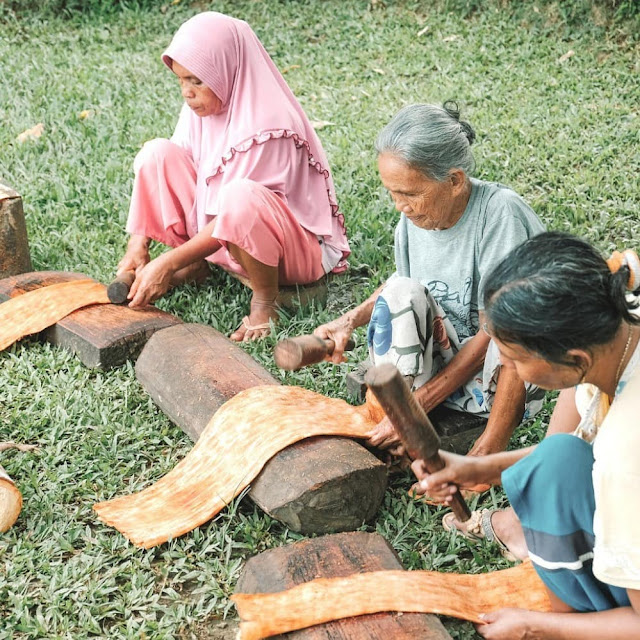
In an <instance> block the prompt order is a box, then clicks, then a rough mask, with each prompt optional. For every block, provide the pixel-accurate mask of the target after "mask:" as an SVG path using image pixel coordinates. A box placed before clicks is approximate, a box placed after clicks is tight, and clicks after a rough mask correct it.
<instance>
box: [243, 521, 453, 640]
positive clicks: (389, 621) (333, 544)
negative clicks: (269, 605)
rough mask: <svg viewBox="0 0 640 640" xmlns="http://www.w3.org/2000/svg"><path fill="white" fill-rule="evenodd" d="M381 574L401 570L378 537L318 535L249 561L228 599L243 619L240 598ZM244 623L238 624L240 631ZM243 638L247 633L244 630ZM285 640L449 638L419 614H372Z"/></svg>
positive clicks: (434, 620)
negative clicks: (324, 580)
mask: <svg viewBox="0 0 640 640" xmlns="http://www.w3.org/2000/svg"><path fill="white" fill-rule="evenodd" d="M384 570H396V571H397V570H402V565H401V564H400V561H399V560H398V557H397V555H396V553H395V551H394V550H393V549H392V548H391V546H390V545H389V543H388V542H387V541H386V540H385V539H384V538H383V537H382V536H380V535H378V534H375V533H364V532H354V533H339V534H335V535H329V536H323V537H320V538H315V539H313V540H303V541H301V542H296V543H295V544H290V545H287V546H284V547H278V548H277V549H270V550H269V551H265V552H263V553H261V554H259V555H257V556H254V557H253V558H250V559H249V560H248V561H247V563H246V565H245V568H244V570H243V572H242V575H241V576H240V579H239V580H238V584H237V586H236V595H235V596H233V599H234V600H236V602H237V603H238V604H237V606H238V609H239V611H240V614H241V616H242V617H244V616H243V613H242V612H243V610H244V609H243V605H242V604H240V603H241V602H243V600H242V599H241V598H244V597H245V596H240V594H258V593H275V592H283V591H285V590H287V589H290V588H291V587H295V586H296V585H299V584H302V583H305V582H307V581H309V580H313V579H314V578H342V577H346V576H350V575H353V574H359V573H362V572H369V571H384ZM408 575H409V576H410V575H411V573H409V574H408ZM381 589H382V590H383V591H387V586H386V585H383V586H382V587H381ZM247 597H248V596H247ZM399 597H400V598H402V594H399ZM239 598H240V600H239ZM310 604H311V605H312V604H313V603H310ZM283 613H285V612H283ZM271 614H272V611H270V610H268V611H265V616H266V617H267V618H269V617H270V616H271ZM248 624H249V623H248V622H242V623H241V628H242V627H243V626H245V625H248ZM245 628H246V626H245ZM244 633H245V634H246V631H245V632H244ZM247 637H251V636H247ZM255 637H261V636H259V635H257V636H255ZM285 637H286V638H287V639H288V640H326V639H327V638H332V640H361V639H362V638H389V639H392V638H393V639H394V640H416V639H417V638H420V640H445V639H447V638H450V636H449V634H448V633H447V632H446V631H445V629H444V627H443V626H442V624H441V623H440V621H439V620H438V619H437V618H436V617H435V616H433V615H427V614H422V613H407V614H399V615H398V614H397V613H375V614H370V615H362V616H359V617H358V618H344V619H342V620H336V621H333V622H327V623H325V624H320V625H317V626H314V627H310V628H308V629H303V630H300V631H293V632H292V633H288V634H287V635H286V636H282V638H285Z"/></svg>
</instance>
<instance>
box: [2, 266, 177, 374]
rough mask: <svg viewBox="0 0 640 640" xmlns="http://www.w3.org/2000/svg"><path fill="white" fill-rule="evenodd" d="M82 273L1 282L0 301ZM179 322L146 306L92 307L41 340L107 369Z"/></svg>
mask: <svg viewBox="0 0 640 640" xmlns="http://www.w3.org/2000/svg"><path fill="white" fill-rule="evenodd" d="M86 278H88V276H85V275H83V274H81V273H69V272H64V271H36V272H31V273H24V274H21V275H18V276H12V277H10V278H5V279H3V280H0V301H4V300H8V299H9V298H12V297H14V296H17V295H20V294H21V293H26V292H27V291H32V290H33V289H38V288H40V287H45V286H48V285H51V284H57V283H58V282H67V281H69V280H83V279H86ZM179 323H182V321H181V320H180V319H179V318H176V317H175V316H173V315H171V314H170V313H165V312H164V311H160V310H159V309H155V308H153V307H149V308H148V309H144V310H135V311H134V310H133V309H129V308H128V307H126V306H120V305H113V304H105V305H94V306H91V307H87V308H85V309H79V310H78V311H74V312H73V313H71V314H70V315H68V316H67V317H66V318H64V319H63V320H61V321H60V322H58V323H57V324H55V325H53V326H52V327H49V328H48V329H47V330H46V331H44V332H43V334H42V335H43V337H44V339H45V340H47V341H48V342H51V343H52V344H55V345H59V346H61V347H64V348H66V349H69V350H70V351H72V352H73V353H75V354H76V355H77V356H78V358H79V359H80V360H81V361H82V363H83V364H85V365H86V366H88V367H97V368H100V369H108V368H110V367H117V366H119V365H121V364H124V363H125V362H126V361H127V360H130V359H132V360H133V359H135V358H136V357H137V356H138V354H139V353H140V351H141V350H142V347H143V346H144V345H145V343H146V342H147V340H148V339H149V337H150V336H151V335H152V334H153V333H155V332H156V331H157V330H158V329H164V328H165V327H168V326H171V325H175V324H179Z"/></svg>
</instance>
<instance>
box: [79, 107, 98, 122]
mask: <svg viewBox="0 0 640 640" xmlns="http://www.w3.org/2000/svg"><path fill="white" fill-rule="evenodd" d="M95 115H96V112H95V111H94V110H93V109H85V110H84V111H81V112H80V113H79V114H78V118H80V120H86V119H87V118H93V116H95Z"/></svg>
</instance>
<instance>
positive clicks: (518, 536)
mask: <svg viewBox="0 0 640 640" xmlns="http://www.w3.org/2000/svg"><path fill="white" fill-rule="evenodd" d="M491 526H492V527H493V530H494V531H495V533H496V536H497V537H498V539H499V540H501V541H502V543H503V544H504V545H505V547H507V549H509V551H511V553H513V555H514V556H515V557H516V558H518V560H524V559H525V558H526V557H527V556H528V550H527V543H526V541H525V539H524V531H523V530H522V525H521V524H520V520H518V516H517V515H516V512H515V511H514V510H513V509H511V508H509V509H505V510H504V511H496V512H495V513H493V514H492V515H491Z"/></svg>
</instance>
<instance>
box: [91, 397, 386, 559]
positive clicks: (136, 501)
mask: <svg viewBox="0 0 640 640" xmlns="http://www.w3.org/2000/svg"><path fill="white" fill-rule="evenodd" d="M375 424H376V420H375V419H372V418H371V417H370V415H369V406H368V405H363V406H362V407H352V406H351V405H349V404H347V403H346V402H344V401H343V400H336V399H332V398H327V397H325V396H322V395H320V394H318V393H314V392H313V391H307V390H306V389H301V388H299V387H286V386H277V385H264V386H257V387H252V388H250V389H247V390H245V391H242V392H240V393H239V394H238V395H237V396H235V397H233V398H232V399H231V400H229V401H228V402H226V403H225V404H224V405H223V406H222V407H221V408H220V409H218V411H217V412H216V413H215V415H214V416H213V418H212V419H211V421H210V422H209V424H208V425H207V426H206V428H205V430H204V431H203V433H202V435H201V436H200V438H199V439H198V441H197V443H196V444H195V446H194V447H193V449H192V450H191V451H190V452H189V453H188V454H187V456H186V457H185V458H184V459H183V460H182V461H181V462H180V463H178V465H177V466H176V467H175V468H174V469H173V470H171V471H170V472H169V473H168V474H167V475H166V476H164V477H163V478H161V479H160V480H159V481H158V482H156V483H155V484H154V485H152V486H150V487H148V488H147V489H144V490H143V491H141V492H139V493H134V494H132V495H129V496H123V497H121V498H116V499H115V500H110V501H108V502H100V503H98V504H96V505H94V507H93V508H94V509H95V511H96V512H97V514H98V517H99V518H100V519H101V520H103V521H104V522H106V523H107V524H108V525H111V526H113V527H115V528H116V529H118V531H120V532H121V533H123V534H124V535H125V536H126V537H127V538H129V540H131V542H133V543H134V544H136V545H138V546H140V547H145V548H149V547H153V546H155V545H158V544H161V543H163V542H166V541H167V540H169V539H170V538H175V537H177V536H181V535H183V534H185V533H187V532H189V531H191V530H193V529H195V528H196V527H198V526H200V525H201V524H204V523H205V522H207V521H208V520H210V519H211V518H212V517H213V516H215V515H216V514H217V513H219V512H220V511H221V510H222V509H223V508H224V507H225V506H226V505H227V504H229V502H230V501H231V500H233V498H235V497H236V496H237V495H239V494H240V493H241V492H242V491H243V490H244V489H245V488H246V487H247V486H248V485H249V483H250V482H251V481H252V480H253V479H254V478H255V477H256V476H257V475H258V474H259V473H260V471H261V470H262V468H263V467H264V465H265V464H266V463H267V462H268V461H269V459H270V458H272V457H273V456H274V455H275V454H276V453H278V452H279V451H281V450H282V449H284V448H285V447H288V446H289V445H291V444H293V443H295V442H298V441H299V440H302V439H304V438H310V437H312V436H319V435H332V436H351V437H354V438H362V437H364V435H365V433H366V432H367V431H369V430H370V429H372V428H373V427H374V426H375Z"/></svg>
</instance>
